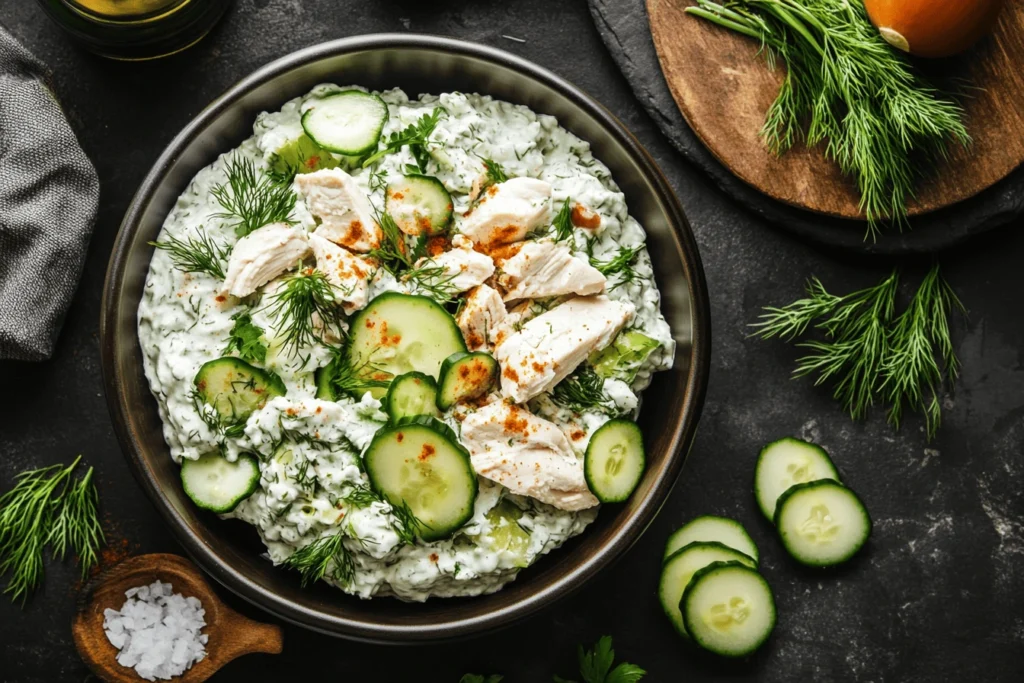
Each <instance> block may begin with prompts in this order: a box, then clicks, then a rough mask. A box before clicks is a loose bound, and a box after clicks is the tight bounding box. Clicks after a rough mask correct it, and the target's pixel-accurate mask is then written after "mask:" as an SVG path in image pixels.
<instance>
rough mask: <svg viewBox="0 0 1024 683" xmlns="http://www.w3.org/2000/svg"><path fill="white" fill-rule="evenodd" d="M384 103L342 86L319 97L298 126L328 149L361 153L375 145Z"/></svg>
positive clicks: (383, 121)
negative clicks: (340, 90) (334, 91)
mask: <svg viewBox="0 0 1024 683" xmlns="http://www.w3.org/2000/svg"><path fill="white" fill-rule="evenodd" d="M388 116H389V115H388V105H387V104H385V102H384V100H382V99H381V98H379V97H377V96H376V95H374V94H372V93H368V92H363V91H362V90H343V91H342V92H336V93H332V94H330V95H327V96H325V97H321V98H320V99H319V100H315V101H314V102H313V104H312V106H311V107H310V108H309V109H307V110H306V112H305V113H304V114H303V115H302V129H303V130H304V131H306V135H308V136H309V137H310V138H312V139H313V142H315V143H316V144H318V145H320V146H321V147H323V148H324V149H326V150H328V151H330V152H336V153H338V154H344V155H346V156H354V157H358V156H362V155H363V154H367V153H369V152H372V151H373V150H375V149H377V142H378V141H379V140H380V134H381V131H383V130H384V124H386V123H387V122H388Z"/></svg>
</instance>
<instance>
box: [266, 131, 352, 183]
mask: <svg viewBox="0 0 1024 683" xmlns="http://www.w3.org/2000/svg"><path fill="white" fill-rule="evenodd" d="M267 164H268V166H269V168H268V170H269V171H270V175H271V176H272V177H274V178H277V179H278V180H281V181H287V182H288V183H291V181H292V180H294V179H295V176H296V175H298V174H300V173H312V172H314V171H319V170H320V169H323V168H337V167H338V166H340V165H341V162H340V161H338V160H337V159H335V158H334V156H333V155H332V154H331V153H330V152H329V151H327V150H326V149H324V148H323V147H321V146H320V145H318V144H316V142H315V141H314V140H313V138H311V137H309V136H308V135H306V134H305V133H303V134H302V135H300V136H299V137H297V138H295V139H294V140H290V141H288V142H286V143H284V144H283V145H282V146H281V148H280V149H278V150H277V151H276V152H274V153H273V154H271V155H270V156H269V157H268V159H267Z"/></svg>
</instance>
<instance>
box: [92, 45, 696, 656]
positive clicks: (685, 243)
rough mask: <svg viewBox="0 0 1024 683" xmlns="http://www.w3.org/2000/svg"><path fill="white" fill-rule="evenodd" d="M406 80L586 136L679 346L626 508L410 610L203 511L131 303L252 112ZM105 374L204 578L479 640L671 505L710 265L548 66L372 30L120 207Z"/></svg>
mask: <svg viewBox="0 0 1024 683" xmlns="http://www.w3.org/2000/svg"><path fill="white" fill-rule="evenodd" d="M325 81H334V82H338V83H358V84H361V85H364V86H367V87H370V88H376V89H384V88H391V87H395V86H399V87H402V88H404V89H405V90H406V91H407V92H409V93H410V94H412V95H416V94H418V93H424V92H428V93H439V92H446V91H453V90H459V91H464V92H479V93H484V94H488V95H493V96H494V97H496V98H500V99H503V100H508V101H511V102H516V103H519V104H524V105H526V106H528V107H530V108H532V109H533V110H535V111H537V112H540V113H545V114H552V115H554V116H556V117H558V120H559V122H560V123H561V124H562V125H563V126H564V127H566V128H568V129H569V130H570V131H572V132H573V133H575V134H576V135H578V136H579V137H581V138H582V139H584V140H587V141H589V142H590V143H591V145H592V147H593V151H594V155H595V156H596V157H597V158H598V159H600V160H601V161H603V162H604V163H605V164H607V165H608V167H609V168H610V169H611V171H612V173H613V175H614V178H615V180H616V182H618V184H619V185H620V186H621V188H622V191H623V192H625V194H626V199H627V202H628V204H629V208H630V212H631V213H632V214H633V216H635V217H636V218H637V219H638V220H639V221H640V223H641V224H642V225H643V226H644V227H645V228H646V230H647V234H648V247H649V248H650V252H651V257H652V258H653V259H654V267H655V271H656V273H657V278H658V284H659V286H660V288H661V292H662V297H663V299H662V306H663V310H664V313H665V316H666V317H667V318H668V321H669V324H670V325H671V326H672V330H673V332H674V335H675V338H676V341H677V342H678V352H677V354H676V362H675V367H674V368H673V369H672V370H670V371H667V372H663V373H659V374H658V375H657V376H656V378H655V381H654V383H653V384H652V385H651V387H650V389H648V390H647V392H646V393H645V394H644V410H643V412H642V415H641V418H640V425H641V427H642V428H643V431H644V434H645V435H646V440H647V448H648V465H647V472H646V474H645V475H644V478H643V481H642V482H641V484H640V486H639V488H638V489H637V491H636V493H634V494H633V496H632V497H631V498H630V500H629V502H627V503H625V504H623V505H609V506H607V507H606V508H605V509H604V510H602V511H601V514H600V515H599V516H598V520H597V522H596V523H595V524H594V525H592V526H591V527H590V528H588V529H587V530H586V532H585V533H583V534H582V535H581V536H579V537H578V538H576V539H573V540H572V541H570V542H569V543H567V544H566V545H565V546H564V547H562V548H561V549H559V550H557V551H555V552H552V553H551V554H550V555H548V556H547V557H545V558H543V559H542V560H541V561H540V562H538V563H537V564H536V565H535V566H533V567H530V568H529V569H527V570H525V571H523V572H522V573H521V574H520V575H519V577H518V578H517V579H516V580H515V581H514V582H512V583H510V584H509V585H507V586H506V587H505V588H504V589H502V590H501V591H499V592H498V593H495V594H494V595H487V596H481V597H474V598H458V599H434V600H430V601H428V602H427V603H425V604H408V603H403V602H400V601H398V600H394V599H390V598H380V599H375V600H369V601H363V600H359V599H357V598H353V597H350V596H347V595H345V594H343V593H342V592H341V591H339V590H336V589H333V588H330V587H329V586H327V585H317V586H312V587H308V588H305V589H303V588H300V587H299V581H298V576H297V575H296V574H295V573H292V572H289V571H286V570H284V569H280V568H275V567H273V566H272V565H271V564H270V562H268V561H267V560H265V559H263V558H262V557H260V553H261V552H262V546H261V545H260V543H259V540H258V538H257V535H256V532H255V531H254V530H252V529H251V528H250V527H248V526H246V525H244V524H242V523H241V522H235V521H221V520H219V519H217V518H216V517H215V516H213V515H208V514H205V513H203V512H201V511H199V510H198V509H196V507H195V506H194V505H192V504H191V503H190V501H189V499H188V498H187V497H186V496H185V494H184V493H183V492H182V488H181V483H180V480H179V475H178V466H177V465H175V464H174V462H172V460H171V458H170V455H169V454H168V448H167V445H166V444H165V443H164V439H163V435H162V433H161V424H160V418H159V416H158V414H157V405H156V401H155V400H154V398H153V396H152V395H151V394H150V391H149V385H148V383H147V381H146V378H145V376H144V374H143V370H142V353H141V350H140V347H139V338H138V333H137V330H136V311H137V309H138V306H139V301H140V298H141V296H142V290H143V286H144V283H145V278H146V272H147V270H148V268H149V261H150V257H151V256H152V252H153V250H152V248H151V247H149V246H147V243H148V242H149V241H151V240H153V239H155V238H156V235H157V233H158V232H159V230H160V227H161V225H162V224H163V222H164V218H165V216H166V215H167V213H168V212H169V210H170V208H171V206H172V205H173V204H174V201H175V199H176V198H177V197H178V195H179V194H180V193H181V192H182V191H183V190H184V189H185V187H186V185H187V184H188V183H189V181H190V180H191V179H192V177H193V176H194V175H195V174H196V172H198V171H199V170H200V169H201V168H203V167H204V166H206V165H208V164H210V163H211V162H212V161H213V160H214V159H215V158H216V157H217V155H218V154H220V153H221V152H223V151H225V150H229V149H232V148H233V147H235V146H237V145H238V144H239V143H241V142H242V140H244V139H245V138H247V137H249V136H250V135H251V134H252V124H253V121H254V119H255V117H256V115H257V114H258V113H259V112H261V111H264V110H276V109H279V108H280V107H281V105H282V104H283V103H284V102H285V101H286V100H289V99H291V98H293V97H296V96H298V95H301V94H303V93H305V92H306V91H308V90H309V89H310V88H311V87H312V86H314V85H316V84H317V83H321V82H325ZM101 334H102V348H103V374H104V379H105V382H106V389H107V401H108V403H109V406H110V412H111V414H112V416H113V420H114V425H115V428H116V431H117V436H118V438H119V440H120V442H121V447H122V448H123V449H124V453H125V456H126V457H127V459H128V463H129V465H130V466H131V468H132V471H133V472H134V474H135V477H136V478H137V479H138V481H139V483H140V484H141V485H142V487H143V488H144V489H145V490H146V493H147V494H149V497H150V498H151V499H152V500H153V503H154V504H155V505H156V507H157V508H158V509H159V510H160V513H161V514H162V515H163V516H164V518H165V519H166V520H167V523H168V524H169V525H170V526H171V529H172V530H173V531H174V533H175V535H176V536H177V538H178V540H179V541H180V542H181V544H182V545H183V546H184V547H185V550H186V551H188V553H189V554H190V555H191V556H192V557H193V558H194V559H195V561H196V562H197V563H198V564H199V565H200V566H202V567H203V569H205V570H206V571H207V572H209V574H210V575H211V576H212V577H213V578H214V579H216V580H217V581H219V582H220V583H222V584H224V585H225V586H227V587H228V588H229V589H231V590H232V591H234V592H235V593H237V594H238V595H240V596H242V597H243V598H245V599H246V600H249V601H250V602H252V603H254V604H256V605H258V606H259V607H261V608H263V609H265V610H267V611H269V612H271V613H273V614H275V615H277V616H279V617H281V618H282V619H285V620H287V621H290V622H293V623H296V624H299V625H300V626H305V627H307V628H311V629H314V630H317V631H322V632H324V633H328V634H332V635H337V636H343V637H346V638H353V639H358V640H366V641H376V642H403V643H408V642H425V641H433V640H440V639H448V638H457V637H460V636H468V635H472V634H479V633H482V632H484V631H487V630H490V629H494V628H497V627H500V626H504V625H508V624H510V623H512V622H514V621H516V620H519V619H523V618H525V617H527V616H529V615H531V614H534V613H536V612H537V611H539V610H541V609H543V608H544V607H546V606H549V605H551V603H552V602H554V601H555V600H556V599H557V598H560V597H563V596H565V595H567V594H568V593H570V592H571V591H573V590H574V589H576V588H579V587H580V586H582V585H583V584H585V583H586V582H587V580H588V579H590V578H591V577H592V576H594V575H595V574H596V573H597V572H598V571H599V570H600V569H602V568H603V567H606V566H608V565H609V564H610V563H611V562H612V561H614V560H616V559H617V558H619V557H621V556H622V555H623V554H624V553H625V552H626V551H627V550H628V549H629V547H630V546H631V545H632V544H633V543H634V542H635V541H636V540H637V539H638V538H639V537H640V534H641V533H642V532H643V531H644V529H645V528H646V527H647V526H648V524H650V523H651V521H652V520H653V519H654V517H655V515H656V514H657V513H658V510H659V509H660V508H661V506H662V504H663V503H664V502H665V499H666V498H667V497H668V495H669V492H670V491H671V490H672V487H673V485H674V484H675V481H676V479H677V477H678V475H679V472H680V470H681V469H682V467H683V460H684V459H685V457H686V453H687V451H688V450H689V447H690V444H691V443H692V441H693V436H694V432H695V430H696V427H697V419H698V416H699V414H700V409H701V405H702V403H703V400H704V391H705V386H706V384H707V378H708V368H709V355H710V315H709V311H708V298H707V291H706V284H705V281H704V273H703V271H702V269H701V265H700V258H699V256H698V254H697V245H696V243H695V241H694V239H693V234H692V233H691V231H690V227H689V225H688V223H687V221H686V218H685V216H684V215H683V210H682V207H680V205H679V201H678V200H677V199H676V197H675V195H673V193H672V190H671V189H670V188H669V186H668V184H667V183H666V181H665V178H664V177H663V176H662V174H661V173H660V172H659V170H658V169H657V168H656V167H655V165H654V162H653V161H652V160H651V158H650V157H649V156H648V155H647V153H646V152H645V151H644V150H643V149H642V148H641V147H640V145H639V144H638V143H637V141H636V140H635V139H634V138H633V136H632V135H630V134H629V132H627V131H626V130H625V128H623V126H622V124H621V123H619V122H618V121H617V120H616V119H615V118H614V117H613V116H612V115H611V114H609V113H608V112H607V111H605V109H604V108H602V107H601V106H600V105H599V104H598V103H597V102H595V101H594V100H593V99H591V98H590V97H588V96H587V95H586V94H584V93H583V92H581V91H580V90H579V89H577V88H575V87H573V86H572V85H570V84H569V83H567V82H565V81H563V80H562V79H561V78H559V77H557V76H555V75H554V74H552V73H551V72H549V71H546V70H544V69H541V68H539V67H537V66H535V65H533V64H531V63H529V62H527V61H524V60H522V59H519V58H518V57H514V56H512V55H510V54H508V53H505V52H502V51H500V50H496V49H494V48H490V47H485V46H482V45H474V44H470V43H465V42H462V41H456V40H448V39H444V38H435V37H428V36H411V35H406V34H401V35H373V36H361V37H357V38H347V39H344V40H338V41H335V42H331V43H324V44H323V45H317V46H315V47H311V48H308V49H305V50H301V51H299V52H296V53H294V54H292V55H289V56H287V57H284V58H283V59H279V60H278V61H276V62H273V63H272V64H269V65H267V66H265V67H263V68H261V69H259V70H258V71H257V72H256V73H254V74H252V75H251V76H249V77H248V78H246V79H244V80H243V81H241V82H240V83H238V84H237V85H236V86H234V87H233V88H231V89H230V90H228V91H227V92H226V93H224V95H222V96H221V97H220V98H218V99H217V100H216V101H215V102H214V103H213V104H211V105H210V106H208V107H207V108H206V109H204V110H203V111H202V113H200V114H199V116H198V117H196V119H195V120H194V121H192V122H191V123H190V124H189V125H188V126H186V128H185V130H183V131H182V132H181V134H180V135H178V136H177V137H176V138H175V139H174V141H173V142H171V144H170V145H169V146H168V147H167V149H166V150H165V151H164V153H163V154H162V155H161V156H160V159H159V160H158V161H157V162H156V165H155V166H154V167H153V169H152V170H151V171H150V172H149V175H147V176H146V178H145V180H143V182H142V186H141V187H140V188H139V191H138V194H136V196H135V199H134V201H133V202H132V204H131V206H130V207H129V209H128V213H127V214H126V215H125V218H124V223H123V224H122V225H121V230H120V233H119V234H118V236H117V242H116V244H115V246H114V251H113V254H112V255H111V259H110V267H109V271H108V272H107V281H106V287H105V291H104V299H103V313H102V319H101Z"/></svg>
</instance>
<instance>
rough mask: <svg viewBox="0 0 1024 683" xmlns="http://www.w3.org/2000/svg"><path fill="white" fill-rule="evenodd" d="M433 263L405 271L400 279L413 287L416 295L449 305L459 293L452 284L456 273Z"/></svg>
mask: <svg viewBox="0 0 1024 683" xmlns="http://www.w3.org/2000/svg"><path fill="white" fill-rule="evenodd" d="M434 263H435V262H434V261H432V260H427V261H425V262H424V263H423V265H421V266H417V267H415V268H413V269H412V270H410V271H407V272H406V273H405V274H403V275H402V278H401V279H402V281H403V282H405V283H407V284H410V285H412V286H413V287H415V289H416V292H415V293H417V294H425V295H427V296H429V297H430V298H431V299H433V300H434V301H436V302H437V303H439V304H441V305H444V304H448V303H451V302H452V301H454V300H455V296H456V295H457V294H458V293H459V288H458V287H456V286H455V284H454V280H455V277H456V276H457V275H458V273H453V272H450V271H449V270H448V269H447V268H445V267H444V266H438V265H434Z"/></svg>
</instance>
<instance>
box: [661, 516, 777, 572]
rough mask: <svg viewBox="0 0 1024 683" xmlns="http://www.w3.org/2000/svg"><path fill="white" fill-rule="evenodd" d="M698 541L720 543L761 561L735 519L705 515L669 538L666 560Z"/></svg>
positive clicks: (666, 547) (747, 536)
mask: <svg viewBox="0 0 1024 683" xmlns="http://www.w3.org/2000/svg"><path fill="white" fill-rule="evenodd" d="M697 541H703V542H718V543H721V544H722V545H725V546H728V547H730V548H732V549H733V550H738V551H740V552H741V553H743V554H744V555H746V556H747V557H749V558H750V559H752V560H753V561H754V562H755V563H756V562H759V561H760V555H759V554H758V552H757V545H756V544H755V543H754V539H752V538H751V537H750V534H748V533H747V530H746V529H744V528H743V525H742V524H740V523H739V522H737V521H736V520H735V519H729V518H727V517H715V516H714V515H704V516H703V517H698V518H697V519H694V520H691V521H689V522H687V523H686V524H684V525H683V526H682V527H680V528H679V529H678V530H677V531H676V532H675V533H673V534H672V535H671V536H669V537H668V543H666V544H665V556H664V559H666V560H667V559H668V558H669V557H671V556H672V554H673V553H674V552H676V551H677V550H679V549H680V548H685V547H686V546H688V545H690V544H691V543H695V542H697Z"/></svg>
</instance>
